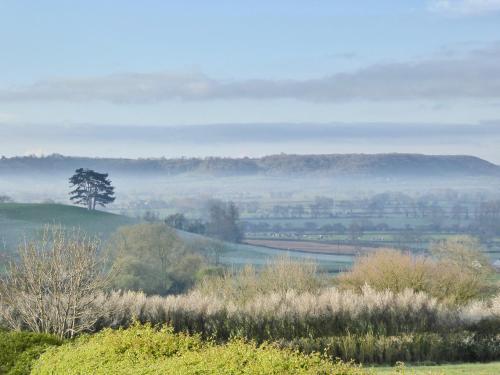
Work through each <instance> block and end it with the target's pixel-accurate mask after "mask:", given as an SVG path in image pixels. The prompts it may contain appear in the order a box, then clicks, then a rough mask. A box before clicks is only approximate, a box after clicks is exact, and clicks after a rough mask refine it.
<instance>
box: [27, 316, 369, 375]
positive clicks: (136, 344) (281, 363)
mask: <svg viewBox="0 0 500 375" xmlns="http://www.w3.org/2000/svg"><path fill="white" fill-rule="evenodd" d="M32 373H33V374H35V375H37V374H39V375H43V374H67V375H71V374H90V373H92V374H96V375H98V374H106V375H108V374H110V375H112V374H158V373H162V374H207V375H208V374H214V375H215V374H333V375H335V374H342V375H357V374H359V375H361V374H365V372H364V371H363V370H362V369H361V368H359V367H356V366H353V365H350V364H346V363H341V362H339V363H332V362H330V361H327V360H326V359H324V358H322V357H321V356H319V355H318V354H311V355H302V354H298V353H296V352H293V351H291V350H286V349H279V348H277V347H276V346H273V345H269V344H265V345H262V346H256V345H255V344H254V343H252V342H247V341H244V340H242V339H233V340H231V341H230V342H229V343H227V344H224V345H217V344H214V343H212V342H205V343H204V342H202V341H201V340H200V338H199V337H198V336H188V335H184V334H174V333H173V331H172V329H171V328H162V329H160V330H156V329H153V328H152V327H151V326H149V325H146V326H141V325H138V324H135V325H133V326H131V327H130V328H129V329H127V330H110V329H107V330H104V331H102V332H100V333H98V334H95V335H93V336H86V337H81V338H79V339H77V340H76V341H75V342H73V343H68V344H66V345H63V346H61V347H59V348H54V349H51V350H48V351H47V352H46V353H45V354H43V355H42V356H41V357H40V359H39V360H38V361H37V362H36V364H35V366H34V367H33V371H32Z"/></svg>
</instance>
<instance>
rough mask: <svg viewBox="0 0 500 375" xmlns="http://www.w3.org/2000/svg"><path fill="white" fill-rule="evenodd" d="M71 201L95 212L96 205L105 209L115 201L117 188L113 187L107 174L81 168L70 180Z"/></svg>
mask: <svg viewBox="0 0 500 375" xmlns="http://www.w3.org/2000/svg"><path fill="white" fill-rule="evenodd" d="M69 182H70V184H71V188H74V189H73V190H72V191H71V192H70V193H69V194H70V196H71V197H70V199H71V200H72V201H73V202H75V203H76V204H80V205H82V206H86V207H87V208H88V209H89V210H95V207H96V205H100V206H102V207H104V206H105V205H106V204H108V203H112V202H113V201H114V200H115V197H114V195H115V192H114V190H115V188H114V187H113V186H111V181H110V180H109V179H108V174H107V173H99V172H96V171H93V170H92V169H84V168H79V169H77V170H76V171H75V174H74V175H73V176H71V178H70V179H69Z"/></svg>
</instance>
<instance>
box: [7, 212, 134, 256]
mask: <svg viewBox="0 0 500 375" xmlns="http://www.w3.org/2000/svg"><path fill="white" fill-rule="evenodd" d="M134 222H135V220H134V219H132V218H129V217H126V216H121V215H116V214H111V213H107V212H103V211H88V210H87V209H85V208H82V207H75V206H67V205H63V204H43V203H42V204H27V203H0V249H1V250H7V251H9V250H13V249H15V248H16V246H17V245H18V244H19V243H20V242H21V241H23V239H24V238H29V237H31V236H33V235H34V234H36V232H37V231H38V230H40V229H41V228H43V226H44V225H46V224H57V225H59V224H61V225H64V226H66V227H75V228H80V229H82V230H83V231H85V232H87V233H91V234H95V235H98V236H99V237H101V238H103V239H106V238H107V237H108V236H109V235H110V234H111V233H112V232H114V231H115V230H116V229H117V228H118V227H120V226H122V225H128V224H133V223H134Z"/></svg>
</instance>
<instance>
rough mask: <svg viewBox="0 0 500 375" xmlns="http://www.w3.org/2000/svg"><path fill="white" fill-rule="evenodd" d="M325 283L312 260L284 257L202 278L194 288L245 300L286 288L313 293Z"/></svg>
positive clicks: (218, 295) (280, 291)
mask: <svg viewBox="0 0 500 375" xmlns="http://www.w3.org/2000/svg"><path fill="white" fill-rule="evenodd" d="M324 284H325V279H324V277H323V275H321V274H319V273H318V271H317V267H316V264H315V263H312V262H307V261H306V262H298V261H294V260H292V259H291V258H289V257H287V256H284V257H280V258H277V259H275V260H273V261H272V262H268V263H267V264H266V265H265V266H264V267H263V268H262V269H260V270H257V269H255V267H252V266H249V265H248V266H245V267H244V268H242V269H240V270H237V271H235V272H225V273H224V274H223V275H220V276H215V277H208V278H204V279H203V280H202V282H200V283H199V284H198V285H197V289H198V290H199V291H200V292H201V293H203V294H208V295H211V296H214V297H220V298H223V299H228V300H232V301H240V302H245V301H248V300H250V299H252V298H255V297H256V296H259V295H263V294H268V293H278V294H281V295H285V294H286V293H287V292H288V291H291V290H293V291H295V292H297V293H305V292H309V293H314V292H317V291H318V290H319V289H320V287H321V286H322V285H324Z"/></svg>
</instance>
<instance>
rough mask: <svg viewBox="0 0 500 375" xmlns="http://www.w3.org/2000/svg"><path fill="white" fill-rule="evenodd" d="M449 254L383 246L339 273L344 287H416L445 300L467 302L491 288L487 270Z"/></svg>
mask: <svg viewBox="0 0 500 375" xmlns="http://www.w3.org/2000/svg"><path fill="white" fill-rule="evenodd" d="M485 269H486V268H485V267H483V268H482V269H479V270H476V269H474V268H473V267H469V266H467V265H464V264H463V263H460V262H457V261H455V260H453V259H449V258H441V259H438V260H436V259H432V258H430V257H425V256H414V255H412V254H409V253H403V252H400V251H397V250H392V249H382V250H378V251H376V252H374V253H371V254H368V255H365V256H363V257H360V258H358V260H357V261H356V262H355V264H354V266H353V268H352V269H351V270H350V271H348V272H345V273H344V274H342V275H341V276H340V277H339V284H340V286H341V287H343V288H349V289H354V290H357V291H360V290H361V289H362V288H363V287H364V286H365V285H367V284H368V285H370V286H371V287H372V288H375V289H376V290H379V291H384V290H391V291H393V292H396V293H398V292H401V291H403V290H405V289H413V290H415V291H417V292H425V293H428V294H429V295H431V296H434V297H436V298H438V299H439V300H441V301H445V302H449V303H454V304H465V303H467V302H469V301H472V300H473V299H476V298H481V297H484V296H486V295H487V293H488V292H490V291H491V288H492V284H491V282H490V281H489V279H488V277H486V276H485V275H484V274H483V270H485Z"/></svg>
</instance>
